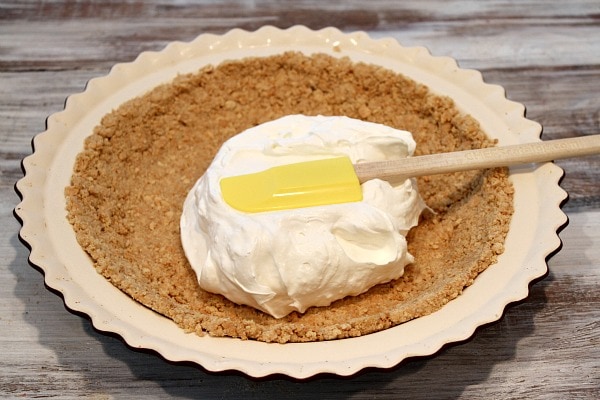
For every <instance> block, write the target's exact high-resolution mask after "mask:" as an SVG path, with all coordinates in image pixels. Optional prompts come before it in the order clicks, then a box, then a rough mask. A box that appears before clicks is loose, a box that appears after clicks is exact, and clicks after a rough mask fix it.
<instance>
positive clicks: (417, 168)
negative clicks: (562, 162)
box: [220, 135, 600, 213]
mask: <svg viewBox="0 0 600 400" xmlns="http://www.w3.org/2000/svg"><path fill="white" fill-rule="evenodd" d="M599 153H600V135H589V136H582V137H577V138H569V139H558V140H549V141H542V142H535V143H526V144H518V145H511V146H501V147H489V148H484V149H476V150H465V151H457V152H451V153H438V154H431V155H424V156H417V157H409V158H403V159H398V160H393V161H378V162H366V163H358V164H354V165H353V164H352V162H351V161H350V159H349V158H348V157H345V156H342V157H334V158H326V159H320V160H316V161H306V162H300V163H294V164H287V165H282V166H277V167H273V168H269V169H267V170H264V171H260V172H257V173H252V174H247V175H237V176H231V177H225V178H223V179H221V181H220V186H221V193H222V195H223V199H224V200H225V202H226V203H227V204H229V205H230V206H232V207H233V208H235V209H237V210H240V211H243V212H247V213H253V212H263V211H274V210H285V209H294V208H302V207H311V206H318V205H327V204H337V203H345V202H352V201H360V200H362V190H361V187H360V184H361V183H364V182H366V181H368V180H370V179H375V178H378V179H383V180H386V181H389V182H392V183H394V182H402V181H403V180H405V179H407V178H412V177H418V176H424V175H434V174H443V173H450V172H458V171H466V170H474V169H486V168H495V167H504V166H513V165H519V164H527V163H535V162H544V161H551V160H558V159H562V158H569V157H577V156H586V155H592V154H599Z"/></svg>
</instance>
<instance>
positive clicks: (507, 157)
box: [354, 135, 600, 183]
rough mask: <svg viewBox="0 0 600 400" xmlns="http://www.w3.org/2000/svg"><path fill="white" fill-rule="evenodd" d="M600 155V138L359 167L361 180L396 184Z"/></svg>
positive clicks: (575, 139) (550, 142)
mask: <svg viewBox="0 0 600 400" xmlns="http://www.w3.org/2000/svg"><path fill="white" fill-rule="evenodd" d="M592 154H600V135H588V136H581V137H577V138H569V139H557V140H548V141H542V142H535V143H526V144H518V145H511V146H500V147H489V148H484V149H477V150H464V151H458V152H452V153H438V154H431V155H425V156H417V157H410V158H404V159H400V160H393V161H381V162H370V163H362V164H355V165H354V169H355V171H356V175H357V176H358V180H359V181H360V182H361V183H362V182H365V181H368V180H370V179H375V178H379V179H384V180H388V181H395V180H400V179H406V178H411V177H417V176H424V175H435V174H443V173H449V172H458V171H467V170H473V169H486V168H495V167H504V166H511V165H518V164H527V163H535V162H544V161H552V160H558V159H562V158H569V157H577V156H586V155H592Z"/></svg>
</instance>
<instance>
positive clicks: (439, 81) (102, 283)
mask: <svg viewBox="0 0 600 400" xmlns="http://www.w3.org/2000/svg"><path fill="white" fill-rule="evenodd" d="M290 50H296V51H300V52H303V53H305V54H313V53H325V54H329V55H332V56H334V57H349V58H350V59H352V60H354V61H362V62H366V63H370V64H375V65H380V66H383V67H386V68H388V69H391V70H393V71H396V72H399V73H402V74H404V75H406V76H408V77H410V78H412V79H413V80H415V81H417V82H420V83H423V84H425V85H426V86H428V87H429V89H430V90H431V91H432V92H434V93H436V94H439V95H444V96H448V97H450V98H452V99H453V100H454V102H455V104H456V105H457V106H458V107H459V108H460V109H461V110H462V111H464V112H466V113H468V114H470V115H471V116H472V117H474V118H475V119H476V120H477V121H478V122H479V123H480V125H481V127H482V128H483V130H484V131H485V132H486V133H487V134H488V136H490V137H492V138H496V139H498V143H499V145H510V144H518V143H526V142H534V141H539V140H540V134H541V126H540V125H539V124H538V123H536V122H533V121H530V120H528V119H526V118H525V117H524V114H525V108H524V107H523V105H521V104H518V103H515V102H512V101H509V100H507V99H506V97H505V94H504V90H503V89H502V88H501V87H500V86H496V85H490V84H486V83H484V82H483V80H482V77H481V74H480V73H479V72H477V71H474V70H466V69H461V68H459V67H458V65H457V63H456V61H455V60H453V59H451V58H448V57H434V56H432V55H431V54H430V53H429V51H428V50H427V49H425V48H423V47H404V46H402V45H400V44H399V43H398V42H397V41H396V40H394V39H392V38H383V39H373V38H370V37H369V36H368V35H367V34H366V33H364V32H353V33H342V32H341V31H339V30H337V29H335V28H325V29H322V30H318V31H314V30H310V29H308V28H306V27H303V26H295V27H292V28H289V29H286V30H281V29H278V28H274V27H270V26H266V27H263V28H261V29H259V30H257V31H254V32H248V31H243V30H239V29H235V30H232V31H230V32H228V33H226V34H224V35H212V34H202V35H200V36H198V37H197V38H196V39H195V40H193V41H191V42H189V43H184V42H173V43H170V44H169V45H168V46H167V47H166V48H165V49H164V50H162V51H159V52H144V53H142V54H140V55H139V57H137V59H136V60H135V61H133V62H130V63H124V64H117V65H115V66H114V67H113V68H112V69H111V71H110V72H109V74H108V75H106V76H103V77H99V78H95V79H92V80H90V81H89V83H88V85H87V87H86V89H85V91H84V92H82V93H79V94H74V95H72V96H70V97H69V98H68V99H67V102H66V104H65V109H64V110H63V111H61V112H58V113H56V114H53V115H51V116H50V117H49V118H48V120H47V130H46V131H45V132H43V133H40V134H39V135H37V136H36V137H35V138H34V140H33V147H34V151H33V153H32V154H31V155H29V156H28V157H26V158H25V159H24V160H23V169H24V171H25V175H24V177H23V178H22V179H21V180H19V182H17V185H16V188H17V191H18V192H19V193H20V195H21V198H22V201H21V203H20V204H19V205H18V206H17V207H16V209H15V213H16V214H17V216H18V218H19V219H20V220H21V223H22V228H21V231H20V236H21V238H22V239H23V241H24V242H26V243H27V244H28V245H29V247H30V249H31V254H30V261H31V263H32V264H34V265H36V266H39V268H41V269H42V270H43V271H44V275H45V282H46V284H47V285H48V286H49V287H50V288H52V289H55V290H56V291H58V292H60V293H61V294H62V296H63V298H64V301H65V304H66V305H67V307H68V308H69V309H71V310H73V311H77V312H80V313H84V314H87V315H88V316H89V317H90V318H91V321H92V323H93V325H94V326H95V327H96V328H97V329H99V330H100V331H104V332H111V333H115V334H118V335H119V336H121V337H122V338H123V339H124V340H125V341H126V342H127V343H128V344H129V345H130V346H131V347H134V348H144V349H151V350H154V351H156V352H158V353H159V354H161V355H162V356H163V357H164V358H166V359H168V360H172V361H188V362H194V363H197V364H199V365H201V366H202V367H203V368H205V369H207V370H210V371H224V370H238V371H242V372H243V373H245V374H247V375H250V376H253V377H261V376H266V375H270V374H284V375H288V376H290V377H294V378H306V377H310V376H312V375H315V374H319V373H332V374H338V375H351V374H353V373H356V372H357V371H359V370H361V369H363V368H367V367H379V368H388V367H393V366H395V365H397V364H398V363H400V362H401V361H402V360H404V359H406V358H408V357H415V356H426V355H431V354H434V353H435V352H436V351H438V350H439V349H440V348H441V347H442V346H444V345H445V344H448V343H452V342H457V341H462V340H465V339H467V338H469V337H470V336H471V335H472V334H473V333H474V331H475V330H476V328H478V327H479V326H481V325H484V324H487V323H490V322H492V321H496V320H498V319H499V318H500V317H501V316H502V313H503V312H504V309H505V307H506V306H507V305H508V304H510V303H512V302H516V301H519V300H522V299H524V298H526V297H527V295H528V291H529V284H530V283H531V282H532V281H533V280H535V279H537V278H539V277H541V276H543V275H544V274H545V273H546V272H547V264H546V257H547V256H548V255H549V254H551V253H552V252H553V251H555V250H556V249H557V248H558V247H559V245H560V240H559V238H558V235H557V230H558V229H559V228H560V227H561V226H562V225H564V224H565V223H566V221H567V218H566V216H565V214H564V213H563V212H562V211H561V209H560V204H561V203H562V201H563V200H564V199H565V198H566V192H564V191H563V190H562V189H561V188H560V186H559V184H558V182H559V180H560V178H561V177H562V175H563V171H562V170H561V169H560V168H559V167H557V166H556V165H555V164H553V163H542V164H528V165H525V166H521V167H518V168H512V169H511V170H510V179H511V181H512V183H513V185H514V188H515V196H514V208H515V212H514V215H513V219H512V221H511V225H510V229H509V232H508V236H507V238H506V243H505V251H504V253H503V254H502V255H501V257H500V258H499V260H498V262H497V263H496V264H494V265H492V266H490V267H489V268H488V269H487V270H485V271H484V272H483V273H482V274H480V275H479V276H478V277H477V279H476V280H475V282H474V283H473V284H472V285H471V286H470V287H468V288H467V289H466V290H464V292H463V293H462V294H461V295H460V296H458V297H457V298H456V299H455V300H452V301H450V302H449V303H448V304H446V305H445V306H444V307H442V308H441V309H440V310H438V311H437V312H435V313H433V314H430V315H428V316H425V317H421V318H417V319H415V320H412V321H409V322H406V323H404V324H401V325H398V326H396V327H393V328H390V329H386V330H384V331H381V332H377V333H373V334H369V335H364V336H361V337H356V338H350V339H342V340H334V341H324V342H313V343H287V344H275V343H263V342H257V341H250V340H239V339H233V338H216V337H211V336H208V335H206V336H202V337H201V336H197V335H195V334H192V333H186V332H184V331H183V330H182V329H180V328H179V327H178V326H177V325H175V323H173V322H172V321H171V320H169V319H167V318H165V317H163V316H161V315H159V314H157V313H155V312H154V311H152V310H150V309H148V308H146V307H144V306H143V305H141V304H139V303H137V302H135V301H133V300H132V299H131V298H130V297H129V296H127V295H126V294H124V293H122V292H121V291H120V290H118V289H117V288H116V287H114V286H113V285H111V284H110V283H109V282H108V281H107V280H106V279H104V278H103V277H102V276H101V275H100V274H98V273H97V272H96V270H95V269H94V267H93V265H92V263H91V261H90V259H89V258H88V256H87V255H86V253H85V252H84V250H83V249H82V248H81V247H80V246H79V244H78V243H77V241H76V239H75V233H74V231H73V229H72V227H71V225H70V224H69V222H68V221H67V219H66V210H65V205H66V202H65V196H64V189H65V187H66V186H67V185H68V184H69V182H70V177H71V173H72V171H73V166H74V163H75V158H76V156H77V154H78V153H79V152H80V151H81V150H82V149H83V142H84V139H85V138H86V137H87V136H88V135H90V134H91V133H92V131H93V128H94V127H95V126H96V125H98V124H99V122H100V119H101V118H102V117H103V116H104V115H105V114H107V113H109V112H110V111H111V110H113V109H115V108H117V107H118V106H119V105H120V104H122V103H123V102H125V101H127V100H129V99H131V98H134V97H137V96H139V95H142V94H143V93H145V92H147V91H148V90H150V89H152V88H154V87H156V86H158V85H159V84H162V83H167V82H169V81H171V80H172V79H173V78H174V77H176V76H177V75H178V74H184V73H191V72H195V71H197V70H198V69H200V68H201V67H203V66H206V65H216V64H219V63H221V62H223V61H225V60H232V59H241V58H246V57H250V56H252V57H260V56H269V55H274V54H280V53H282V52H285V51H290ZM508 334H510V333H508Z"/></svg>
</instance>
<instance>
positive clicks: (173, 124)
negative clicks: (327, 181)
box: [65, 52, 513, 343]
mask: <svg viewBox="0 0 600 400" xmlns="http://www.w3.org/2000/svg"><path fill="white" fill-rule="evenodd" d="M289 114H306V115H319V114H321V115H345V116H348V117H352V118H357V119H363V120H366V121H371V122H377V123H381V124H385V125H389V126H391V127H394V128H397V129H404V130H408V131H410V132H412V133H413V135H414V137H415V140H416V141H417V154H430V153H438V152H446V151H456V150H465V149H472V148H481V147H487V146H492V145H494V142H493V141H492V140H490V139H488V138H487V137H486V135H485V134H484V133H483V132H482V131H481V129H480V127H479V125H478V124H477V122H476V121H475V120H473V119H472V118H471V117H469V116H467V115H463V114H461V113H460V112H459V111H458V110H457V109H456V107H455V106H454V104H453V102H452V101H451V100H450V99H448V98H445V97H439V96H435V95H433V94H431V93H430V92H429V90H428V89H427V88H426V87H424V86H422V85H419V84H417V83H415V82H414V81H412V80H410V79H407V78H406V77H403V76H402V75H399V74H396V73H394V72H391V71H389V70H386V69H384V68H381V67H377V66H373V65H367V64H362V63H353V62H351V61H350V60H348V59H345V58H343V59H336V58H333V57H330V56H326V55H322V54H318V55H313V56H305V55H302V54H300V53H293V52H290V53H286V54H283V55H277V56H272V57H266V58H248V59H244V60H241V61H229V62H225V63H223V64H221V65H219V66H210V67H206V68H203V69H202V70H200V71H199V72H197V73H194V74H189V75H182V76H179V77H177V78H176V79H175V80H174V81H173V82H172V83H170V84H166V85H162V86H159V87H157V88H155V89H153V90H152V91H150V92H149V93H147V94H145V95H143V96H141V97H138V98H136V99H133V100H131V101H129V102H127V103H125V104H123V105H122V106H120V107H119V108H117V109H116V110H115V111H113V112H111V113H110V114H108V115H106V116H105V117H104V118H103V119H102V121H101V124H100V125H99V126H98V127H96V129H95V130H94V132H93V134H92V135H91V136H90V137H89V138H88V139H87V140H86V143H85V149H84V150H83V151H82V153H81V154H79V156H78V158H77V161H76V164H75V169H74V172H73V176H72V180H71V185H70V186H69V187H67V188H66V190H65V196H66V198H67V210H68V218H69V221H70V222H71V224H72V225H73V228H74V230H75V233H76V235H77V239H78V241H79V243H80V245H81V246H82V247H83V248H84V249H85V251H86V252H87V253H88V254H89V255H90V257H91V258H92V260H93V262H94V265H95V267H96V269H97V270H98V272H99V273H101V274H102V275H104V276H105V277H106V278H107V279H108V280H110V282H111V283H112V284H114V285H115V286H116V287H118V288H119V289H121V290H122V291H123V292H125V293H127V294H128V295H129V296H131V297H132V298H133V299H135V300H136V301H138V302H140V303H142V304H144V305H146V306H147V307H149V308H151V309H153V310H155V311H156V312H158V313H161V314H163V315H165V316H166V317H168V318H170V319H172V320H173V321H175V322H176V323H177V324H178V325H179V326H180V327H181V328H182V329H184V330H185V331H188V332H195V333H197V334H198V335H204V334H205V333H208V334H210V335H213V336H230V337H237V338H242V339H254V340H261V341H265V342H279V343H285V342H307V341H320V340H333V339H341V338H347V337H354V336H360V335H364V334H368V333H371V332H375V331H379V330H382V329H387V328H389V327H391V326H394V325H397V324H400V323H403V322H406V321H409V320H411V319H414V318H418V317H420V316H424V315H427V314H430V313H432V312H434V311H436V310H438V309H439V308H440V307H442V306H443V305H444V304H446V303H447V302H448V301H450V300H452V299H454V298H455V297H457V296H459V295H460V293H461V292H462V290H463V289H464V288H465V287H466V286H468V285H470V284H471V283H472V282H473V280H474V279H475V278H476V276H477V275H478V274H479V273H480V272H481V271H483V270H485V269H486V268H487V267H488V266H490V265H491V264H493V263H495V262H496V260H497V257H498V255H499V254H501V253H502V252H503V250H504V240H505V237H506V233H507V232H508V225H509V223H510V219H511V216H512V212H513V209H512V201H513V189H512V186H511V184H510V182H509V180H508V173H507V170H506V169H493V170H485V171H470V172H464V173H455V174H447V175H438V176H431V177H423V178H419V179H418V185H419V190H420V192H421V194H422V196H423V198H424V199H425V201H426V202H427V204H428V206H429V207H430V208H431V211H426V212H424V214H423V215H422V217H421V221H420V224H419V225H418V226H417V227H415V228H413V229H412V230H411V231H410V233H409V235H408V243H409V251H410V252H411V253H412V254H413V255H414V256H415V263H414V264H412V265H409V266H408V267H407V268H406V271H405V274H404V276H403V277H402V278H400V279H398V280H396V281H393V282H390V283H387V284H383V285H378V286H375V287H373V288H372V289H371V290H369V291H368V292H366V293H364V294H362V295H359V296H355V297H347V298H344V299H342V300H339V301H337V302H335V303H333V304H332V305H330V306H328V307H313V308H311V309H309V310H308V311H307V312H306V313H305V314H299V313H292V314H290V315H288V316H287V317H285V318H282V319H275V318H272V317H270V316H269V315H267V314H264V313H262V312H260V311H257V310H254V309H252V308H250V307H246V306H239V305H236V304H233V303H232V302H230V301H228V300H226V299H225V298H223V297H222V296H219V295H215V294H211V293H207V292H205V291H203V290H202V289H200V288H199V287H198V283H197V281H196V276H195V274H194V272H193V270H192V269H191V267H190V266H189V264H188V262H187V260H186V258H185V255H184V253H183V250H182V247H181V244H180V237H179V217H180V215H181V210H182V204H183V200H184V198H185V196H186V194H187V193H188V191H189V190H190V189H191V188H192V186H193V184H194V182H195V181H196V180H197V179H198V178H199V177H200V176H201V175H202V173H203V172H204V170H205V169H206V168H207V166H208V165H209V164H210V162H211V160H212V158H213V156H214V154H215V153H216V151H217V150H218V149H219V147H220V146H221V144H222V143H223V142H224V141H225V140H226V139H228V138H229V137H231V136H232V135H235V134H237V133H239V132H242V131H243V130H245V129H247V128H250V127H252V126H255V125H258V124H260V123H263V122H266V121H269V120H273V119H276V118H279V117H282V116H284V115H289Z"/></svg>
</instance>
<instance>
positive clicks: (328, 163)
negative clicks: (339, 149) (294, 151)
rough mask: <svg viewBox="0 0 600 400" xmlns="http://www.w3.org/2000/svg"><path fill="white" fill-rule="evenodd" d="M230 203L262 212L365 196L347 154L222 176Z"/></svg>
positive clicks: (339, 201) (357, 199)
mask: <svg viewBox="0 0 600 400" xmlns="http://www.w3.org/2000/svg"><path fill="white" fill-rule="evenodd" d="M220 185H221V194H222V195H223V199H224V200H225V202H226V203H227V204H229V205H230V206H231V207H233V208H235V209H237V210H240V211H244V212H250V213H251V212H262V211H274V210H287V209H293V208H302V207H311V206H319V205H326V204H337V203H347V202H352V201H360V200H362V190H361V187H360V183H359V181H358V178H357V176H356V173H355V172H354V167H353V165H352V162H351V161H350V159H349V158H348V157H335V158H326V159H322V160H316V161H307V162H301V163H295V164H287V165H281V166H277V167H273V168H269V169H267V170H264V171H261V172H257V173H253V174H247V175H238V176H231V177H226V178H223V179H221V182H220Z"/></svg>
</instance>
